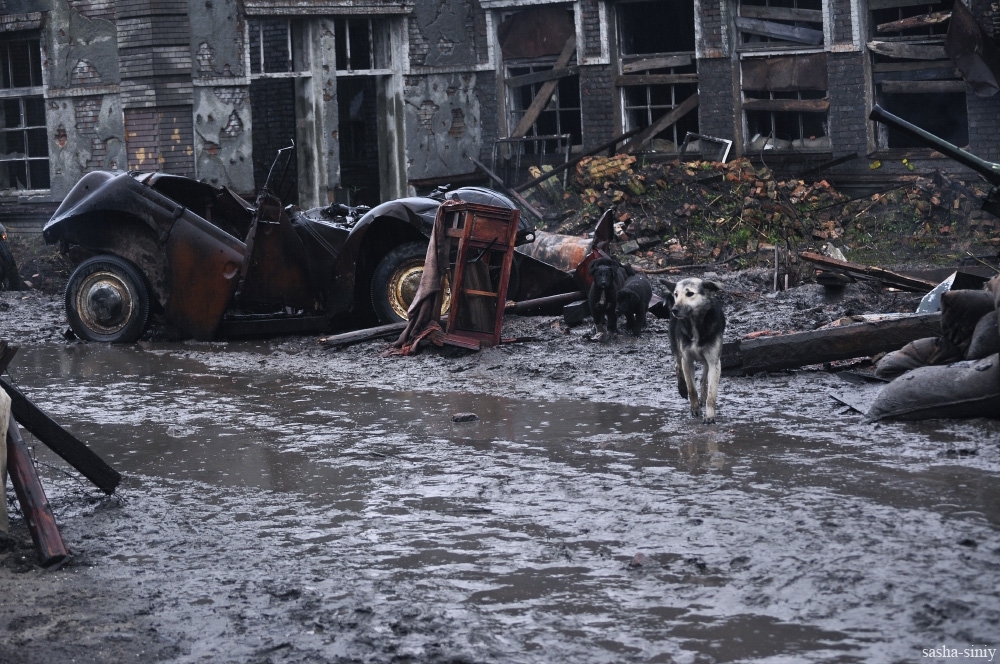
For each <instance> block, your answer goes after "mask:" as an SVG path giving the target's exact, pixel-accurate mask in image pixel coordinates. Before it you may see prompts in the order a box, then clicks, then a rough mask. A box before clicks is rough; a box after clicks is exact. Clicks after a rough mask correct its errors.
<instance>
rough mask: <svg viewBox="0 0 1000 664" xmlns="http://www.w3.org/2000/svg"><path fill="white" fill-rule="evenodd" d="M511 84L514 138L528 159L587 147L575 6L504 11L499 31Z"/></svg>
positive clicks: (509, 99)
mask: <svg viewBox="0 0 1000 664" xmlns="http://www.w3.org/2000/svg"><path fill="white" fill-rule="evenodd" d="M498 39H499V42H500V50H501V54H502V55H503V60H504V68H505V73H506V80H505V83H506V84H507V109H508V118H509V119H508V123H509V127H510V132H509V137H510V138H513V139H520V138H523V139H525V140H523V141H520V142H519V143H516V144H512V145H518V146H520V148H521V149H522V150H523V152H524V153H525V154H543V153H546V154H549V153H559V152H560V145H562V144H564V143H563V142H564V141H565V138H564V137H565V136H567V135H568V136H569V142H570V143H571V144H572V145H582V144H583V121H582V115H581V106H580V77H579V74H578V70H577V67H576V64H575V63H576V28H575V23H574V14H573V9H572V6H570V5H550V6H544V7H534V8H531V9H525V10H521V11H514V12H505V13H504V14H503V15H502V21H501V23H500V27H499V29H498Z"/></svg>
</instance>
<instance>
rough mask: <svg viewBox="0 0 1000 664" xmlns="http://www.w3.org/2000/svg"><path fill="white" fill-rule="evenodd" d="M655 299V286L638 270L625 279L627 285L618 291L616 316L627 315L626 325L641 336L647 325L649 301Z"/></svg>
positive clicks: (636, 334)
mask: <svg viewBox="0 0 1000 664" xmlns="http://www.w3.org/2000/svg"><path fill="white" fill-rule="evenodd" d="M651 299H653V287H652V286H651V285H650V283H649V279H647V278H646V275H645V274H642V273H639V272H636V273H634V274H632V276H630V277H629V278H628V279H626V280H625V285H624V286H622V288H621V290H619V291H618V305H617V306H616V307H615V317H618V316H624V317H625V327H626V329H629V330H631V331H632V334H634V335H635V336H639V333H640V332H642V330H643V328H645V327H646V312H647V311H648V310H649V301H650V300H651Z"/></svg>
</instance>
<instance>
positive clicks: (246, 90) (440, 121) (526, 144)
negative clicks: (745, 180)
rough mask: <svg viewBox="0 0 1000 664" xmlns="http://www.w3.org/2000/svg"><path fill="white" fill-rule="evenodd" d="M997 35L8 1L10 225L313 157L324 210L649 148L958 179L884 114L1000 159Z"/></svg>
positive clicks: (307, 172)
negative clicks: (723, 149)
mask: <svg viewBox="0 0 1000 664" xmlns="http://www.w3.org/2000/svg"><path fill="white" fill-rule="evenodd" d="M998 33H1000V6H998V3H997V2H995V1H994V2H990V0H971V2H970V5H968V6H966V5H963V4H961V2H954V0H944V1H943V2H928V1H927V0H711V1H704V0H671V1H669V2H668V1H664V0H635V1H633V0H621V1H617V2H613V1H601V0H578V1H576V2H550V1H548V0H534V1H532V0H527V1H526V0H479V1H478V2H467V1H464V0H443V1H441V0H403V1H402V2H400V1H398V0H397V1H396V2H389V1H385V0H343V1H338V0H319V1H317V2H308V3H306V2H302V1H301V0H244V2H236V1H235V0H204V1H198V2H196V1H194V0H6V2H4V4H3V14H0V58H2V63H0V65H2V71H3V78H2V86H0V97H2V98H3V116H2V126H0V210H2V211H3V212H4V213H5V215H6V217H7V219H6V220H7V221H11V222H12V223H14V225H15V226H16V222H17V218H18V217H17V215H24V214H26V215H27V216H28V217H30V216H31V214H30V211H31V210H32V209H33V207H32V206H36V207H37V208H38V209H39V210H43V209H44V210H47V211H51V209H52V205H53V204H54V203H57V202H58V201H60V200H61V198H62V197H63V196H64V195H65V194H66V192H67V191H68V190H69V189H70V188H71V187H72V186H73V185H74V184H75V183H76V182H77V181H78V180H79V179H80V177H81V176H82V175H83V174H85V173H87V172H90V171H93V170H98V169H129V170H138V171H148V170H161V171H165V172H168V173H175V174H181V175H188V176H193V177H196V178H198V179H200V180H203V181H206V182H209V183H212V184H221V185H227V186H229V187H231V188H233V189H234V190H236V191H237V192H240V193H242V194H247V195H249V194H251V193H252V192H254V191H255V190H256V189H257V188H258V187H259V186H260V185H261V184H262V183H263V181H264V179H265V178H266V175H267V172H268V168H269V166H270V163H271V160H272V159H273V157H274V155H275V153H276V151H277V150H278V149H279V148H283V147H286V146H288V145H289V143H290V142H292V141H294V142H295V145H296V147H297V153H296V154H297V161H296V163H295V164H293V165H292V167H291V169H290V173H289V175H291V176H292V177H291V178H286V181H288V182H291V187H290V188H289V190H288V191H282V192H280V193H281V194H282V195H283V196H284V197H285V200H286V201H287V202H297V203H298V204H299V205H301V206H303V207H308V206H315V205H324V204H326V203H328V202H331V201H340V202H349V203H352V204H367V205H374V204H376V203H378V202H380V201H383V200H388V199H391V198H395V197H399V196H403V195H407V194H408V193H413V192H424V191H427V190H428V189H429V188H431V187H432V186H434V185H437V184H443V183H451V184H455V185H457V184H463V183H469V182H484V179H483V176H482V174H481V173H479V172H477V170H476V166H475V164H473V162H472V161H471V160H470V159H469V157H475V158H476V159H478V160H480V161H482V162H484V163H485V164H488V165H490V166H491V167H492V168H493V169H494V170H495V171H496V172H497V173H502V174H504V177H505V178H508V177H509V178H511V179H510V180H509V181H510V182H511V184H513V183H515V182H516V181H523V180H525V179H527V177H526V175H525V174H523V173H520V172H519V171H518V172H513V173H512V172H511V171H512V169H513V170H515V171H517V170H518V169H519V168H526V166H527V165H531V164H537V163H538V162H540V161H546V160H547V161H549V162H550V163H559V162H561V161H564V160H566V159H567V158H568V155H574V154H582V153H585V152H587V151H590V150H593V149H595V148H597V147H600V146H602V145H604V144H607V143H608V142H610V141H613V140H614V139H615V138H616V137H618V136H621V135H622V134H625V133H628V132H631V136H630V138H629V139H628V141H627V143H626V144H625V146H624V148H623V149H625V150H627V151H628V152H631V153H636V152H646V153H655V154H656V155H667V156H670V155H674V154H676V153H677V151H678V150H679V149H680V148H681V146H682V145H683V143H684V141H685V139H688V141H689V144H688V145H687V146H686V150H687V152H689V153H690V152H694V153H698V154H701V155H702V156H704V157H705V158H717V156H718V154H719V146H720V144H723V143H727V142H729V141H731V142H732V143H731V150H730V152H729V153H728V156H729V157H730V158H731V157H735V156H739V155H741V154H746V155H750V156H753V157H755V158H763V159H764V160H765V161H766V162H767V163H768V165H769V166H776V165H784V166H786V167H788V168H791V169H798V170H799V171H802V172H805V171H807V170H809V169H811V168H815V167H817V166H821V165H826V166H827V167H828V169H827V170H826V171H824V177H832V178H836V177H839V178H841V179H843V180H845V181H850V180H852V179H853V180H864V179H866V178H873V177H880V178H885V177H887V176H891V175H892V174H893V173H896V174H899V173H905V172H906V169H907V168H909V167H911V166H913V165H914V164H917V165H927V164H932V165H934V166H936V167H940V168H944V169H954V168H956V165H955V164H954V162H951V161H950V160H948V159H945V158H939V157H938V156H937V155H932V153H931V151H930V150H928V149H926V148H925V147H923V146H920V145H917V144H915V143H914V142H912V141H911V140H910V139H908V138H907V137H906V136H905V135H901V134H897V133H895V132H893V131H892V130H889V129H887V128H886V127H885V126H883V125H877V124H876V123H873V122H870V121H869V120H868V119H867V113H868V110H869V109H870V108H871V107H872V105H873V104H874V103H879V104H881V105H882V106H883V107H884V108H885V109H886V110H888V111H890V112H892V113H895V114H896V115H899V116H900V117H902V118H904V119H906V120H909V121H911V122H913V123H914V124H917V125H918V126H921V127H923V128H925V129H927V130H928V131H930V132H932V133H935V134H937V135H939V136H941V137H942V138H944V139H945V140H948V141H949V142H952V143H955V144H957V145H959V146H964V147H967V149H968V150H969V151H971V152H973V153H975V154H977V155H979V156H981V157H983V158H985V159H988V160H991V161H1000V95H998V94H996V93H997V90H998V88H1000V85H998V82H997V81H998V80H1000V56H998V48H997V45H996V41H995V40H996V37H997V35H998ZM852 156H854V157H857V158H853V159H852ZM866 157H867V158H866ZM903 157H906V159H907V161H906V162H905V163H904V162H903ZM875 160H878V161H877V162H876V161H875ZM873 163H881V164H882V166H881V168H880V169H879V171H878V172H877V173H875V172H874V171H872V164H873ZM46 206H47V207H46ZM38 214H40V215H41V218H42V219H44V216H45V214H44V213H38Z"/></svg>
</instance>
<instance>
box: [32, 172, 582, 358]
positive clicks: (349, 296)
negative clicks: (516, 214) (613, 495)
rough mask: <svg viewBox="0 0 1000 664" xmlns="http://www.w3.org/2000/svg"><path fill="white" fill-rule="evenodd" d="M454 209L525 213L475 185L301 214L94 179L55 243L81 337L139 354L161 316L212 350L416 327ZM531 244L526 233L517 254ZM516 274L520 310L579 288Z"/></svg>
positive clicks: (61, 216)
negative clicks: (434, 237) (523, 303)
mask: <svg viewBox="0 0 1000 664" xmlns="http://www.w3.org/2000/svg"><path fill="white" fill-rule="evenodd" d="M446 199H457V200H463V201H466V202H470V203H477V204H483V205H494V206H502V207H508V208H513V203H512V202H511V201H510V200H509V199H507V198H506V197H504V196H502V195H501V194H499V193H497V192H495V191H492V190H489V189H485V188H479V187H463V188H459V189H456V190H453V191H447V192H445V191H442V190H438V191H436V192H435V193H434V194H432V195H430V196H427V197H409V198H401V199H398V200H393V201H389V202H386V203H382V204H380V205H378V206H376V207H374V208H371V209H367V208H352V207H348V206H344V205H338V204H334V205H330V206H327V207H322V208H314V209H310V210H300V209H298V208H297V207H295V206H284V205H283V204H282V202H281V201H280V200H279V198H278V197H277V196H275V195H274V194H272V193H270V191H269V190H268V188H267V187H266V186H265V187H264V189H263V190H262V191H261V193H260V194H259V195H258V197H257V199H256V201H255V202H254V203H249V202H248V201H246V200H245V199H243V198H242V197H240V196H239V195H238V194H237V193H236V192H234V191H232V190H231V189H229V188H227V187H217V186H212V185H210V184H206V183H204V182H199V181H197V180H194V179H192V178H188V177H183V176H178V175H168V174H164V173H148V172H147V173H137V172H123V171H96V172H92V173H88V174H87V175H85V176H84V177H83V178H81V179H80V181H79V182H78V183H77V184H76V186H75V187H73V189H72V190H71V191H70V192H69V194H68V195H67V196H66V198H65V199H64V200H63V202H62V204H61V205H60V206H59V208H58V209H57V210H56V212H55V214H54V215H53V216H52V218H51V219H50V220H49V221H48V223H47V224H46V225H45V228H44V230H43V236H44V238H45V240H46V242H48V243H50V244H55V243H58V244H60V245H61V247H62V249H63V250H64V252H65V253H66V254H67V255H68V256H69V257H70V258H71V260H72V261H73V262H74V263H76V267H75V269H74V271H73V273H72V274H71V276H70V278H69V281H68V284H67V288H66V314H67V317H68V319H69V323H70V326H71V328H72V329H73V331H74V332H75V333H76V335H77V336H78V337H80V338H83V339H86V340H90V341H102V342H112V343H129V342H133V341H135V340H137V339H139V337H140V336H141V335H142V334H143V332H144V331H145V330H146V328H147V326H148V324H149V321H150V317H151V316H152V315H154V314H159V315H162V317H163V319H164V321H165V322H166V324H167V325H169V326H171V327H172V328H173V330H174V331H175V332H176V334H175V336H179V337H193V338H195V339H201V340H209V339H217V338H234V337H241V336H244V337H245V336H265V335H273V334H288V333H308V332H325V331H331V330H335V329H342V328H350V327H360V326H364V325H368V324H374V323H377V322H382V323H392V322H398V321H402V320H405V318H406V311H407V307H408V306H409V303H410V301H412V299H413V296H414V294H415V292H416V288H417V285H418V284H419V281H420V275H421V274H422V271H423V261H424V256H425V253H426V248H427V243H428V237H429V236H430V234H431V231H432V229H433V223H434V218H435V215H436V213H437V209H438V207H440V205H441V203H442V201H443V200H446ZM533 236H534V232H533V230H532V229H531V228H530V226H528V225H526V224H525V223H524V222H523V221H522V223H521V226H520V227H519V229H518V240H517V243H518V244H524V243H527V242H531V241H532V239H533ZM527 263H533V264H532V265H528V264H527ZM516 264H517V265H519V266H523V267H524V269H523V270H521V269H517V270H515V271H514V274H512V276H511V281H510V286H509V288H508V293H510V295H509V297H511V298H512V299H517V298H527V297H541V296H545V295H550V294H555V293H560V292H565V291H566V290H568V289H572V288H573V285H572V270H570V271H569V272H566V271H565V270H563V269H561V268H553V267H552V266H550V265H546V264H544V263H542V262H540V261H537V260H536V259H534V258H531V257H529V256H526V255H519V256H518V259H517V261H516ZM524 274H527V275H529V278H528V279H523V278H520V277H519V276H518V275H524ZM515 281H518V283H517V284H515V283H514V282H515Z"/></svg>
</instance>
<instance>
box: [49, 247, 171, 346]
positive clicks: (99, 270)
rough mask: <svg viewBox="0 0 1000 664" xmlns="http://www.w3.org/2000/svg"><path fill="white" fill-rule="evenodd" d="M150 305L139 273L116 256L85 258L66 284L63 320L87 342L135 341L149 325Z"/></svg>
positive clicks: (126, 342) (144, 282) (147, 293)
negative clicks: (65, 318)
mask: <svg viewBox="0 0 1000 664" xmlns="http://www.w3.org/2000/svg"><path fill="white" fill-rule="evenodd" d="M150 304H151V302H150V295H149V287H148V286H147V285H146V279H145V277H143V275H142V272H140V271H139V269H138V268H137V267H136V266H135V265H133V264H132V263H130V262H129V261H127V260H125V259H123V258H119V257H118V256H111V255H102V256H94V257H93V258H88V259H87V260H85V261H83V262H82V263H80V265H79V266H77V268H76V269H75V270H74V271H73V274H72V275H70V278H69V282H68V283H67V284H66V317H67V318H68V319H69V325H70V327H71V328H73V332H75V333H76V336H78V337H80V338H81V339H85V340H87V341H99V342H105V343H113V344H129V343H134V342H136V341H138V340H139V337H141V336H142V333H143V332H145V331H146V325H147V323H148V322H149V311H150Z"/></svg>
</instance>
